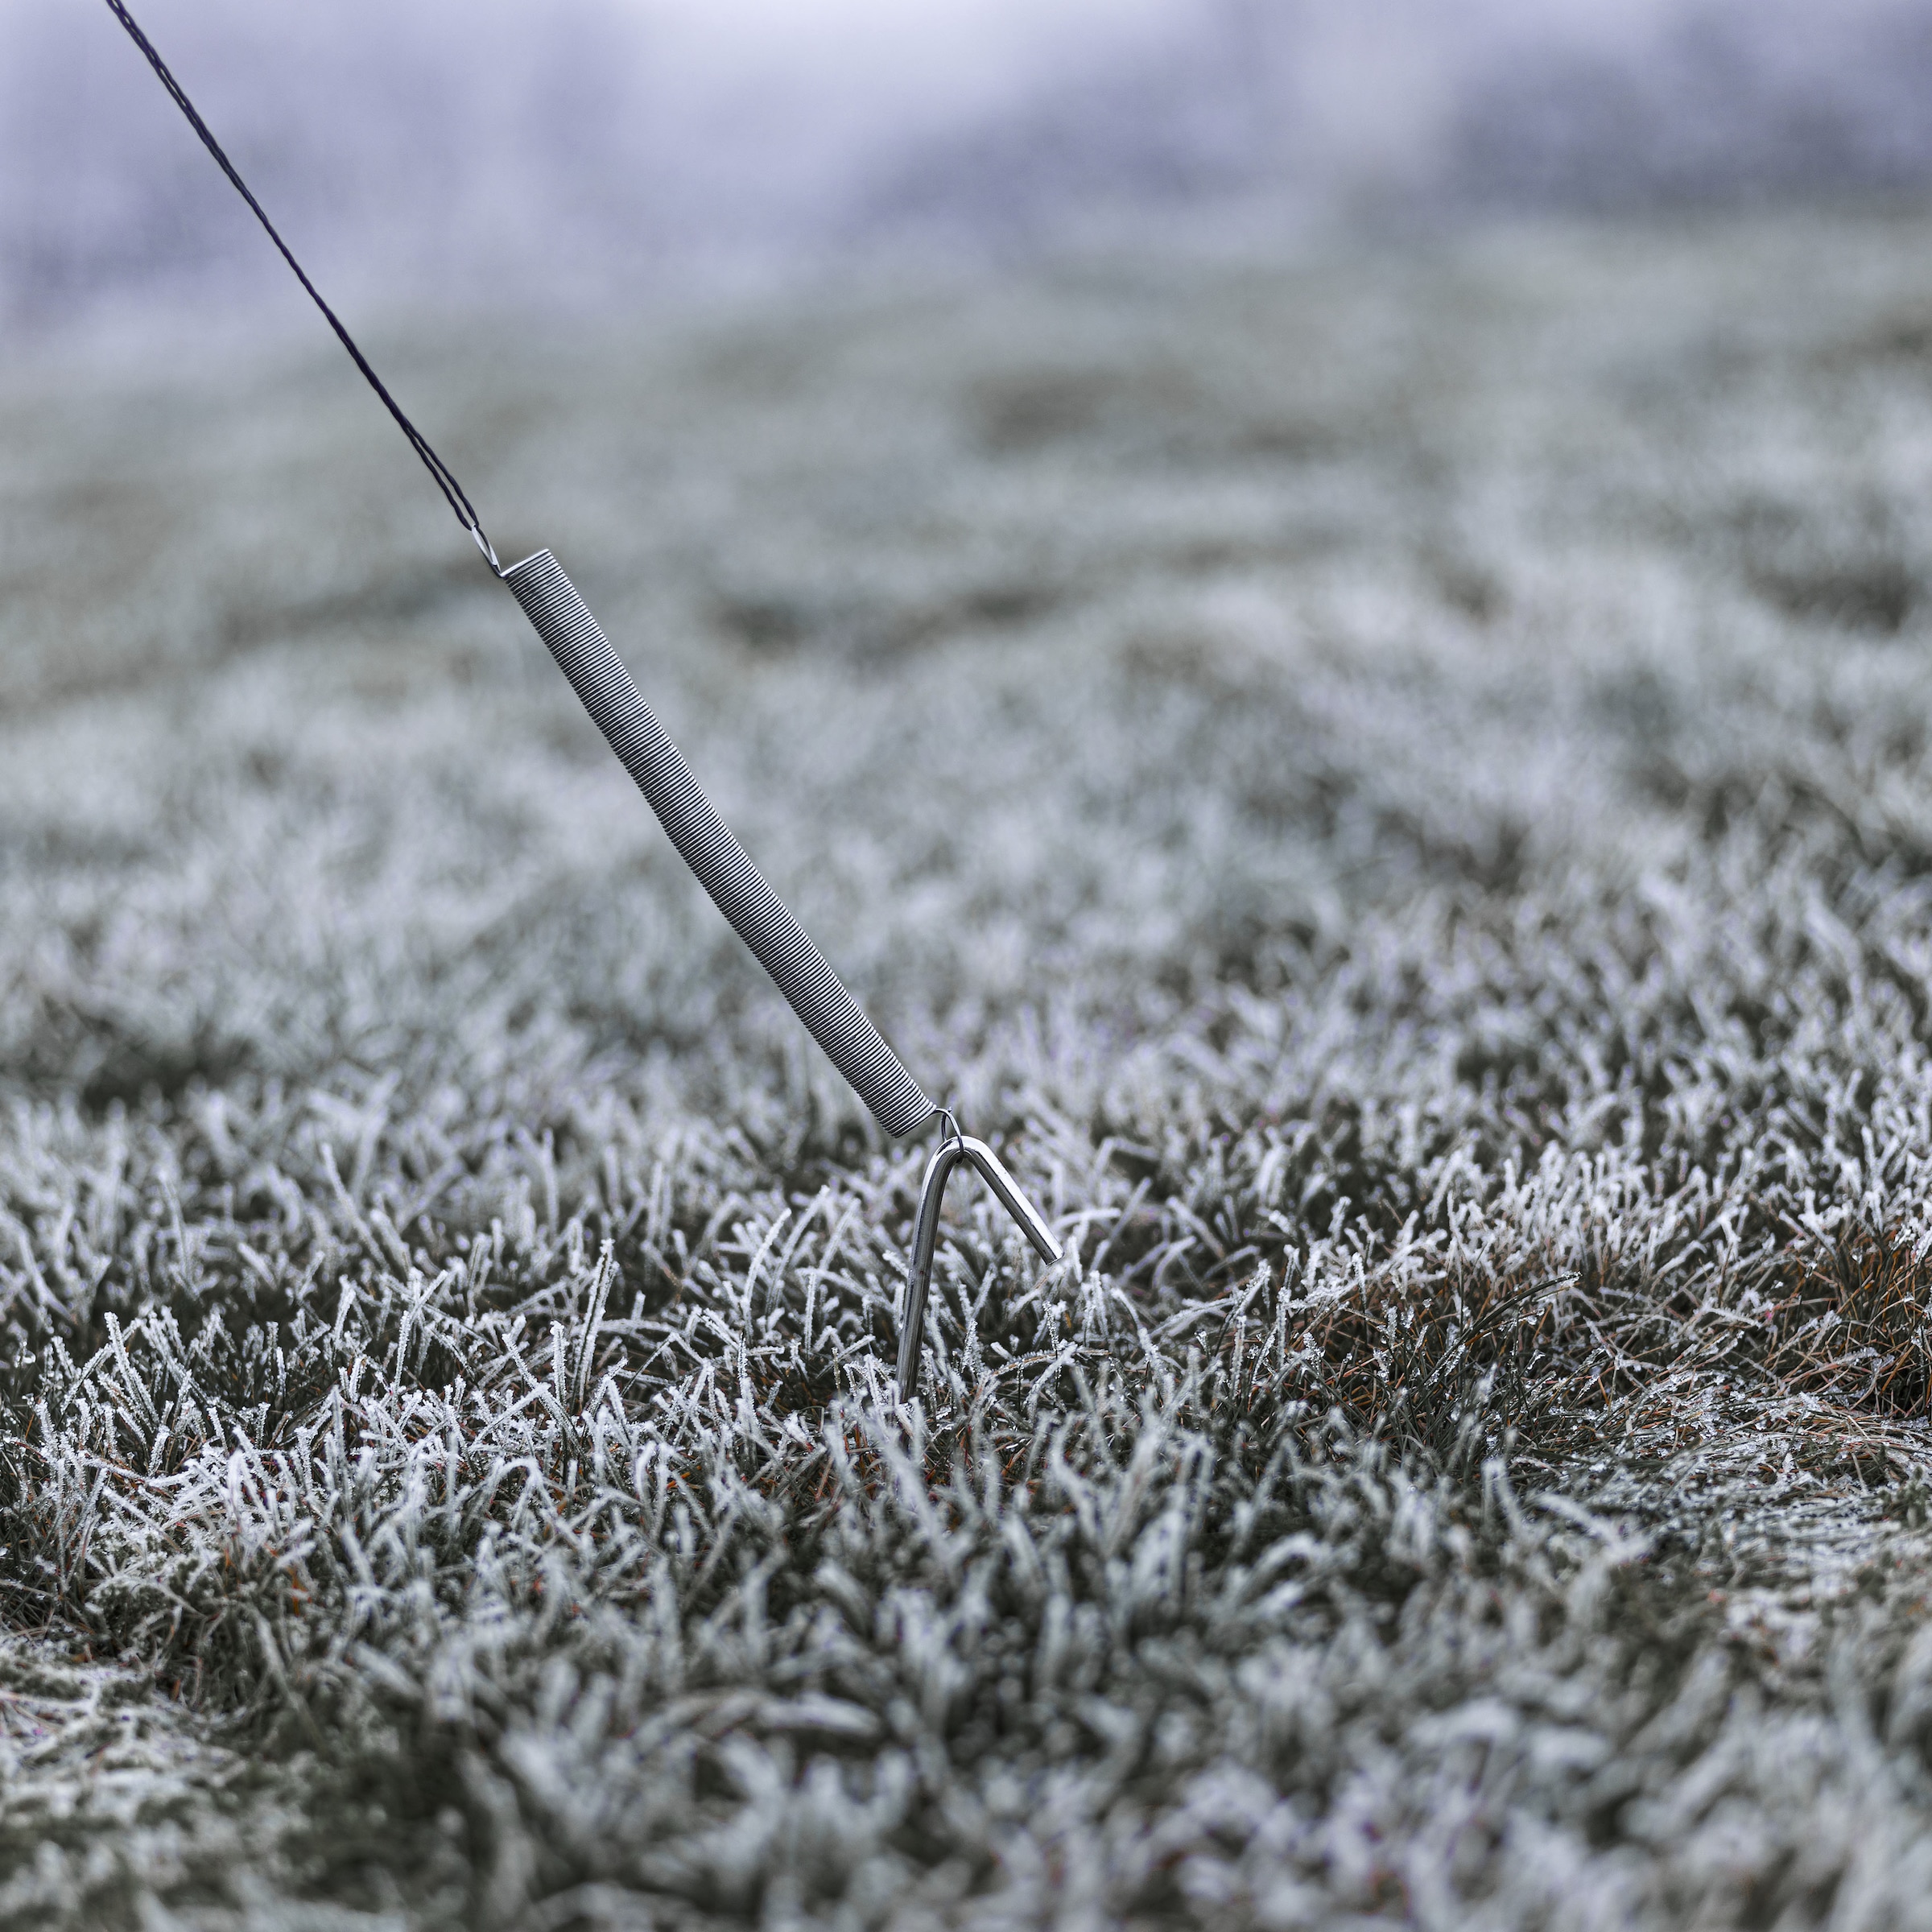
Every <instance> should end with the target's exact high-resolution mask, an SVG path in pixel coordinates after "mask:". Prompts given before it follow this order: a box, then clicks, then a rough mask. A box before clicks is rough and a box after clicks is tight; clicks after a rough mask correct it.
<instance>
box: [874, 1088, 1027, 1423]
mask: <svg viewBox="0 0 1932 1932" xmlns="http://www.w3.org/2000/svg"><path fill="white" fill-rule="evenodd" d="M941 1111H942V1112H943V1111H944V1110H943V1109H942V1110H941ZM946 1118H947V1121H949V1122H951V1123H952V1138H951V1139H949V1140H945V1141H941V1142H940V1143H939V1147H938V1149H937V1150H936V1151H935V1153H934V1154H933V1157H932V1158H931V1160H930V1161H928V1162H927V1163H926V1179H925V1180H924V1181H923V1183H922V1184H921V1186H920V1188H919V1214H918V1216H917V1217H916V1218H915V1219H914V1222H913V1224H912V1262H911V1265H910V1268H909V1269H907V1271H906V1315H905V1319H904V1320H903V1321H902V1323H900V1325H899V1360H898V1381H899V1398H900V1400H901V1401H902V1402H910V1401H911V1400H912V1398H913V1396H914V1393H917V1391H918V1389H919V1357H920V1352H921V1348H922V1346H923V1343H924V1341H925V1339H926V1295H927V1290H928V1288H929V1287H930V1286H931V1282H932V1255H933V1250H934V1249H935V1247H936V1246H937V1245H939V1208H940V1206H941V1204H942V1203H943V1201H944V1199H945V1198H946V1183H947V1181H948V1180H950V1179H952V1170H953V1169H954V1168H956V1166H959V1164H960V1162H961V1161H964V1162H968V1164H969V1165H970V1166H973V1167H976V1168H977V1169H978V1170H979V1173H980V1179H982V1180H984V1181H985V1183H986V1185H987V1187H989V1188H990V1189H991V1190H992V1191H993V1198H994V1199H996V1200H997V1202H998V1203H1000V1205H1001V1207H1002V1208H1005V1210H1006V1212H1008V1213H1009V1215H1011V1216H1013V1220H1016V1221H1017V1222H1018V1224H1019V1228H1020V1232H1021V1233H1022V1234H1023V1235H1025V1236H1026V1238H1027V1240H1028V1241H1030V1242H1031V1243H1032V1244H1033V1247H1034V1253H1037V1254H1038V1256H1039V1257H1040V1259H1041V1260H1042V1261H1045V1262H1047V1263H1048V1264H1049V1265H1051V1264H1052V1263H1053V1262H1055V1261H1058V1260H1059V1258H1060V1245H1059V1242H1058V1241H1055V1239H1054V1238H1053V1232H1052V1230H1051V1228H1048V1227H1047V1223H1046V1221H1045V1220H1043V1219H1042V1216H1041V1215H1040V1213H1039V1211H1038V1209H1037V1208H1035V1207H1034V1204H1033V1203H1032V1202H1031V1201H1030V1200H1028V1199H1027V1198H1026V1195H1023V1194H1022V1192H1021V1191H1020V1188H1019V1183H1018V1182H1017V1181H1015V1180H1014V1179H1013V1176H1012V1175H1011V1174H1009V1173H1008V1172H1007V1171H1006V1170H1005V1167H1004V1166H1002V1165H1001V1161H1000V1157H999V1156H998V1155H997V1154H995V1153H994V1152H993V1150H992V1149H991V1148H990V1147H989V1146H987V1145H986V1143H985V1141H976V1140H974V1139H973V1138H972V1137H971V1136H970V1135H968V1134H963V1133H960V1129H959V1123H958V1122H957V1121H953V1119H952V1114H951V1113H947V1114H946Z"/></svg>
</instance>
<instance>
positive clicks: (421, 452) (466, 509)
mask: <svg viewBox="0 0 1932 1932" xmlns="http://www.w3.org/2000/svg"><path fill="white" fill-rule="evenodd" d="M107 6H108V10H109V12H110V13H111V14H113V15H114V18H115V19H117V20H118V21H119V22H120V23H121V24H122V26H123V27H126V29H127V31H128V35H129V38H130V39H132V40H133V42H134V45H135V46H136V47H139V48H140V50H141V51H142V53H143V54H145V55H146V56H147V64H148V65H149V66H150V67H151V68H153V69H154V70H155V74H156V75H157V76H159V79H160V82H161V85H163V87H165V88H166V89H167V91H168V93H170V94H171V96H172V97H174V103H175V106H177V107H178V108H180V110H181V111H182V113H183V114H185V115H186V116H187V117H188V125H189V126H191V127H192V128H193V129H194V130H195V132H196V134H199V135H200V137H201V145H202V146H203V147H205V148H206V149H207V150H208V152H209V153H210V154H211V155H213V156H214V158H215V160H216V163H217V165H218V166H219V167H220V168H221V171H222V173H223V174H225V175H227V176H228V178H229V180H230V181H231V182H233V184H234V188H235V192H237V194H238V195H240V196H241V197H242V200H244V201H246V203H247V204H248V205H249V206H250V208H253V209H254V211H255V219H256V220H257V221H259V222H260V223H261V224H262V227H263V228H265V229H267V231H268V238H269V240H270V241H271V242H274V243H275V246H276V247H277V248H278V249H279V250H281V254H282V259H283V261H284V262H287V264H288V266H290V267H291V269H293V270H295V279H296V280H297V281H298V282H299V283H301V284H302V286H303V287H304V288H305V289H307V290H308V298H309V299H310V300H311V301H312V302H313V303H315V305H316V308H319V309H320V310H321V312H322V313H323V315H324V317H325V318H326V320H328V325H329V327H330V328H332V329H333V330H334V331H335V332H336V339H337V340H338V341H340V342H341V345H342V346H343V347H344V348H345V349H347V350H348V351H349V357H350V360H351V361H353V362H354V364H355V365H356V367H357V369H361V372H362V374H363V376H364V378H365V379H366V381H367V382H368V383H369V387H370V388H371V389H373V390H374V391H375V392H376V394H378V396H380V397H381V398H382V404H383V407H385V408H386V410H387V411H389V413H390V415H392V416H394V418H395V419H396V427H398V429H400V430H401V431H403V435H404V436H407V438H408V439H409V446H410V448H411V449H413V450H414V451H415V452H416V454H417V455H418V456H420V457H421V458H422V460H423V468H424V469H427V471H428V472H429V473H430V474H431V476H432V477H435V478H436V487H437V489H440V490H441V491H442V493H443V497H444V502H447V503H448V505H449V507H450V508H451V509H452V510H453V511H455V513H456V521H457V522H459V523H460V524H461V525H462V526H463V527H464V529H465V530H468V531H469V534H470V535H471V536H472V537H473V538H474V539H475V540H476V544H477V548H478V549H479V550H481V551H482V552H483V554H484V555H485V557H486V558H488V559H489V567H490V568H491V569H492V570H493V571H495V572H497V575H498V576H502V566H501V565H500V564H498V563H497V553H496V551H494V550H493V548H492V547H491V546H490V541H489V538H488V537H487V536H485V535H484V534H483V523H482V519H481V518H479V517H478V516H477V513H476V510H475V508H474V507H473V506H472V504H471V502H470V500H469V497H467V496H466V495H465V494H464V490H463V485H461V484H460V483H459V482H458V481H456V475H455V473H454V472H453V471H452V469H450V467H449V465H448V464H447V463H445V462H444V460H443V459H442V458H441V457H440V456H438V455H437V454H436V452H435V451H434V450H433V449H431V448H430V445H429V439H428V438H427V436H424V435H423V432H422V431H421V430H419V429H418V428H417V427H416V426H415V423H412V422H411V421H410V419H409V418H408V417H407V416H406V415H403V411H402V407H401V406H400V405H399V404H398V403H397V401H396V399H395V398H394V396H392V395H391V394H390V393H389V391H388V390H387V389H386V387H385V386H383V382H382V378H381V377H380V376H378V374H376V372H375V371H374V369H371V368H370V367H369V358H368V357H366V356H365V355H364V354H363V353H362V352H361V349H358V348H357V346H356V344H355V338H354V337H353V336H351V335H350V334H349V331H348V330H347V329H346V328H344V327H343V326H342V323H341V318H340V317H339V316H337V315H336V312H335V311H334V310H333V309H332V308H330V307H329V305H328V303H326V302H324V300H323V299H322V295H321V292H320V290H318V289H317V288H316V285H315V283H312V281H310V280H309V279H308V275H305V274H304V273H303V268H302V264H301V263H300V262H298V261H297V260H296V259H295V255H294V254H293V253H292V252H291V250H290V248H289V246H288V244H287V242H284V241H283V239H282V237H281V236H280V235H279V233H277V232H276V229H275V223H274V222H272V221H270V220H269V218H268V216H267V213H266V211H265V210H264V209H263V208H262V204H261V203H260V202H259V201H258V200H256V199H255V197H254V195H253V194H252V193H250V191H249V186H248V184H247V183H246V181H244V180H242V177H241V175H239V174H238V173H237V172H236V171H235V164H234V163H233V162H232V161H231V160H229V158H228V156H227V155H225V154H224V153H223V152H222V149H221V142H219V141H217V139H216V138H215V137H214V135H213V133H211V132H210V131H209V129H208V123H207V122H205V121H204V120H203V119H202V118H201V116H200V114H199V113H198V112H197V111H196V107H195V104H194V102H193V101H191V100H189V99H188V95H187V93H186V92H185V91H184V89H183V87H182V85H181V83H180V81H177V80H176V79H175V76H173V75H172V74H171V72H169V71H168V67H167V62H166V61H165V60H163V59H162V58H161V56H160V55H159V53H157V52H155V44H154V43H153V42H152V41H151V40H150V39H148V37H147V35H146V34H144V33H142V31H141V29H140V28H139V27H138V26H137V25H136V24H135V23H134V15H133V14H130V12H129V11H128V10H127V9H126V7H125V6H123V5H122V0H107Z"/></svg>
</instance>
